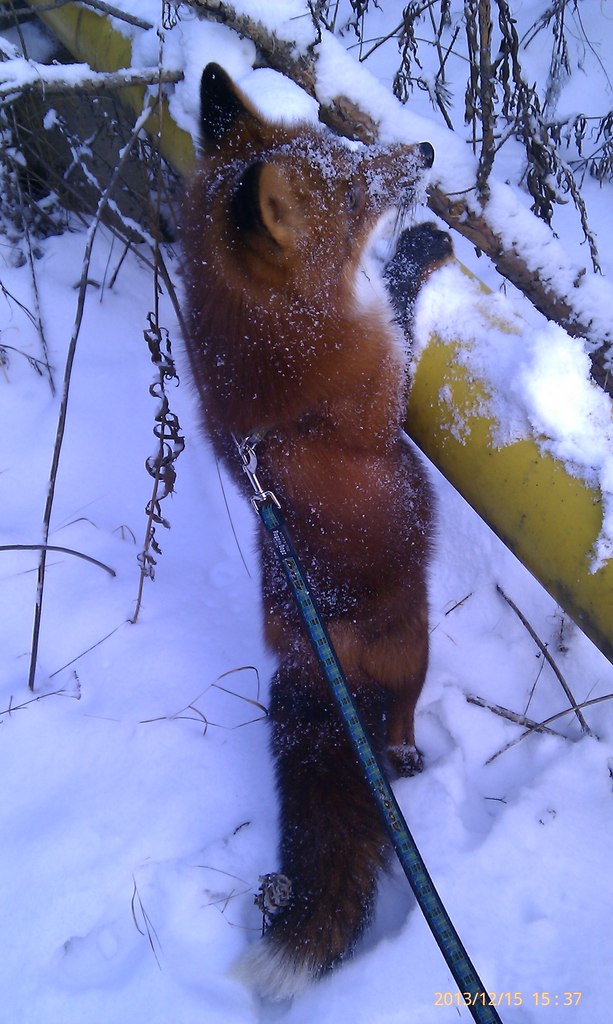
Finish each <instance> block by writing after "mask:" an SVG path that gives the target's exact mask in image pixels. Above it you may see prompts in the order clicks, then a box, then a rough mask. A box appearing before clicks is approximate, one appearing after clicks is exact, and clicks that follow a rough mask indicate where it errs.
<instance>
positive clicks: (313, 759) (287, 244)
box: [184, 65, 432, 996]
mask: <svg viewBox="0 0 613 1024" xmlns="http://www.w3.org/2000/svg"><path fill="white" fill-rule="evenodd" d="M202 131H203V155H202V159H201V162H200V165H199V169H198V171H197V173H196V175H195V177H194V180H193V182H192V184H191V186H190V188H189V192H188V195H187V198H186V202H185V213H184V222H185V224H184V250H185V270H184V275H185V282H186V295H187V300H188V306H189V334H188V338H187V346H188V352H189V356H190V360H191V367H192V372H193V376H194V379H195V382H196V385H197V388H198V391H199V393H200V396H201V399H202V411H203V418H204V423H205V427H206V430H207V433H208V435H209V437H210V438H211V440H212V443H213V445H214V448H215V450H216V452H217V454H218V455H219V456H220V457H221V458H222V459H223V460H224V461H225V462H226V464H227V465H228V467H229V469H230V471H231V472H232V473H234V474H235V475H238V477H239V478H240V477H242V472H241V470H240V467H239V466H238V459H237V457H236V454H235V452H234V448H233V442H232V439H231V434H232V433H234V434H235V435H237V436H239V437H244V436H245V435H247V434H249V433H250V432H252V431H254V430H256V429H257V430H260V431H261V430H264V431H266V432H267V433H266V436H265V439H264V441H263V442H262V443H261V446H260V448H259V449H258V459H259V463H260V471H261V472H260V475H261V479H262V480H263V481H264V482H265V484H266V486H269V487H271V488H272V489H273V490H274V491H275V493H276V494H277V496H278V497H279V499H280V501H281V503H282V507H283V513H284V516H285V518H286V520H287V523H288V526H289V529H290V532H291V534H292V535H293V538H294V541H295V544H296V547H297V549H298V552H299V555H300V557H301V560H302V562H303V565H304V567H305V570H306V572H307V575H308V578H309V580H310V582H311V584H312V586H313V589H314V592H315V593H316V595H317V598H318V601H319V604H320V606H321V609H322V611H323V614H324V617H325V619H326V623H327V625H328V628H329V631H330V634H331V637H332V640H333V642H334V644H335V647H336V649H337V652H338V655H339V658H340V661H341V663H342V665H343V667H344V670H345V673H346V675H347V678H348V681H349V684H350V686H351V688H352V690H353V691H354V692H355V694H356V699H357V700H358V703H359V705H360V708H361V711H362V714H363V716H364V718H365V721H366V722H367V724H368V727H369V729H370V731H371V732H372V734H373V740H374V742H375V745H376V746H377V748H378V749H379V750H380V751H384V750H385V749H386V747H387V748H388V751H389V756H390V758H391V760H392V762H393V763H394V764H395V766H396V768H397V769H398V770H400V771H403V772H404V773H406V774H410V773H411V772H412V771H414V770H418V769H419V767H420V756H419V755H418V753H417V751H416V749H415V746H414V744H415V737H414V730H413V716H414V710H415V704H416V701H417V698H418V696H419V693H420V690H421V687H422V684H423V681H424V676H425V672H426V665H427V658H428V624H427V601H426V562H427V556H428V550H429V543H430V540H429V538H430V533H431V519H432V498H431V494H430V490H429V486H428V483H427V480H426V476H425V474H424V471H423V469H422V466H421V463H420V461H419V459H418V457H417V456H416V454H415V453H414V451H413V449H412V448H410V447H409V446H408V445H407V444H406V443H405V441H404V440H403V439H402V438H401V433H400V432H401V426H402V421H403V415H404V409H405V403H406V398H407V390H408V374H407V365H406V363H407V357H406V353H405V352H404V351H403V345H402V341H401V339H400V338H399V336H398V334H399V332H398V329H397V327H395V325H394V324H393V311H392V308H391V306H390V304H389V302H388V300H386V299H385V298H384V297H383V293H382V291H381V289H379V291H377V290H376V289H374V290H373V292H372V298H371V300H370V301H366V300H364V299H363V298H362V299H358V298H357V294H356V285H357V283H358V282H359V281H360V280H362V277H361V275H363V273H364V271H363V269H362V264H361V261H362V257H363V254H364V249H365V246H366V243H367V242H368V240H369V237H370V236H371V234H372V231H373V228H374V226H375V225H376V223H377V222H378V220H379V219H380V217H381V215H382V213H384V212H385V211H386V210H388V209H389V208H390V207H391V206H393V205H394V204H398V203H400V204H403V205H404V204H407V203H410V202H411V201H412V200H413V198H414V195H415V190H416V184H417V182H418V181H419V179H420V177H421V176H422V174H423V169H424V167H425V166H429V165H430V163H431V162H432V150H431V147H429V146H428V145H427V144H422V145H421V146H414V147H411V146H403V145H394V146H389V147H386V148H383V147H371V148H365V147H362V148H360V149H352V148H350V147H349V146H347V145H346V144H344V143H343V142H342V141H341V140H339V139H337V138H335V137H333V136H332V135H330V134H329V133H324V132H323V131H319V130H317V129H316V128H314V127H311V126H309V125H298V126H292V127H284V126H282V125H274V124H270V123H268V122H267V121H266V120H264V119H263V118H262V117H260V115H259V114H258V113H257V111H256V110H255V109H254V107H253V106H252V105H251V104H250V103H249V101H248V100H247V99H246V97H245V96H244V95H243V94H242V93H241V92H240V91H239V90H238V89H237V88H236V86H235V85H234V84H233V83H232V82H231V80H230V79H229V78H228V76H227V75H226V74H225V72H223V71H222V69H221V68H219V67H217V66H216V65H209V67H208V68H207V69H205V72H204V75H203V80H202ZM424 262H426V261H424ZM422 269H425V267H424V268H422ZM416 276H418V275H416ZM363 283H364V282H363ZM241 485H243V483H242V481H241ZM262 561H263V594H264V612H265V630H266V639H267V641H268V643H269V644H270V646H271V647H272V649H273V650H274V651H275V652H276V653H277V655H278V658H279V669H278V671H277V673H276V675H275V678H274V680H273V685H272V697H271V719H272V723H273V751H274V754H275V758H276V762H277V781H278V791H279V800H280V806H281V870H282V871H283V872H284V873H285V874H286V875H288V876H289V877H290V878H291V879H292V882H293V885H294V896H293V900H292V902H291V904H290V906H289V907H288V908H287V909H286V910H284V911H283V912H281V913H279V914H278V915H277V916H276V917H275V918H274V920H273V923H272V926H271V927H270V928H269V930H268V932H267V934H266V936H265V937H264V940H263V945H262V946H260V947H255V948H254V950H253V951H252V952H251V953H250V954H249V957H248V959H249V962H250V963H251V968H252V972H255V971H257V973H258V977H257V978H256V979H255V984H256V986H257V987H259V988H260V989H261V990H262V991H263V992H265V993H268V994H271V995H273V996H274V995H276V996H282V995H285V994H288V993H291V992H293V991H296V990H298V989H299V988H300V986H301V984H302V983H303V982H304V981H305V980H308V979H310V978H311V977H315V976H317V975H319V974H321V973H323V972H324V971H326V970H328V969H329V968H330V967H331V966H332V965H333V964H334V963H336V962H337V961H338V960H340V959H342V958H343V957H344V956H345V955H347V953H348V952H349V951H350V950H351V949H352V947H353V946H354V944H355V941H356V939H357V937H358V936H359V934H360V932H361V930H362V928H363V927H364V924H365V922H366V921H367V919H368V915H369V912H370V909H371V906H372V902H373V898H374V893H375V888H376V877H377V873H378V870H379V868H380V866H381V865H382V864H383V862H384V859H385V852H386V850H387V840H386V837H385V833H384V830H383V827H382V825H381V824H380V822H379V820H378V818H377V812H376V810H375V809H374V805H372V802H371V798H370V796H369V793H368V789H367V786H366V784H365V783H364V781H363V779H362V778H361V774H360V771H359V769H358V768H357V767H356V764H355V761H354V757H353V754H352V753H351V750H350V748H349V746H348V743H347V740H346V739H345V737H344V735H343V733H342V728H341V726H340V725H339V723H338V721H337V713H336V712H335V710H334V708H333V707H332V706H331V702H330V698H329V696H328V693H327V689H326V685H325V682H324V680H323V678H322V675H321V672H320V670H319V668H318V666H317V663H316V661H315V658H314V655H313V653H312V651H311V649H310V646H309V643H308V641H307V639H306V638H305V636H304V634H303V631H302V627H301V625H300V622H299V619H298V615H297V612H296V610H295V608H294V605H293V600H292V598H291V595H290V594H289V592H288V589H287V586H286V584H285V581H284V580H283V578H282V574H281V572H280V570H279V568H278V566H277V564H276V561H275V558H274V555H273V553H272V552H271V550H270V548H269V546H268V543H267V542H266V540H265V539H264V538H263V543H262Z"/></svg>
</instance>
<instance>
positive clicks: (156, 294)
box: [130, 35, 169, 625]
mask: <svg viewBox="0 0 613 1024" xmlns="http://www.w3.org/2000/svg"><path fill="white" fill-rule="evenodd" d="M161 47H162V36H161V35H160V55H159V61H158V72H159V74H160V75H161V69H162V52H161ZM158 85H159V88H158V100H159V99H160V98H161V77H160V78H159V82H158ZM158 113H159V117H160V120H159V124H158V132H160V133H161V130H162V123H161V104H159V103H158ZM161 192H162V190H161V189H160V188H158V190H157V200H156V220H155V223H156V224H159V222H160V212H161V211H160V203H161ZM162 262H163V261H162V254H161V251H160V243H159V237H158V234H157V233H156V236H155V240H154V244H153V322H152V326H153V325H155V326H156V327H157V328H158V329H159V323H160V317H159V313H160V287H159V278H160V265H161V263H162ZM164 270H166V267H165V266H164ZM166 278H167V279H169V275H168V273H166ZM160 383H161V387H162V389H163V387H164V376H163V370H161V372H160ZM164 444H165V441H164V436H163V431H162V434H161V435H160V440H159V446H158V456H157V468H156V473H155V476H154V478H153V492H152V495H151V499H150V501H149V514H148V516H147V526H146V529H145V541H144V544H143V550H142V552H141V556H140V557H141V569H140V576H139V580H138V593H137V595H136V606H135V608H134V615H133V616H132V618H131V620H130V621H131V622H132V624H133V625H135V624H136V622H137V620H138V616H139V614H140V609H141V606H142V600H143V589H144V586H145V579H146V578H147V577H149V576H151V564H152V563H149V553H150V550H151V547H152V545H153V539H154V519H155V509H156V507H157V503H158V492H159V488H160V474H161V467H162V458H163V455H164ZM148 565H149V569H148V568H147V566H148Z"/></svg>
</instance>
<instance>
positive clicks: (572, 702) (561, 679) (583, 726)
mask: <svg viewBox="0 0 613 1024" xmlns="http://www.w3.org/2000/svg"><path fill="white" fill-rule="evenodd" d="M496 590H497V591H498V593H499V594H500V596H501V597H503V598H504V600H505V601H506V602H507V604H508V606H509V608H512V609H513V611H514V612H515V614H516V615H517V618H518V619H519V621H520V622H521V624H522V626H524V628H525V629H527V630H528V633H529V634H530V636H531V637H532V639H533V640H534V642H535V644H536V646H537V647H538V649H539V651H540V652H541V654H542V655H543V657H544V658H545V660H546V661H547V663H548V664H549V665H550V666H551V668H552V669H553V672H554V674H555V676H556V678H557V679H558V680H559V683H560V685H561V687H562V689H563V690H564V693H565V694H566V696H567V697H568V701H569V703H570V706H571V708H572V710H573V711H574V712H575V714H576V716H577V721H578V722H579V725H580V726H581V729H582V731H583V732H585V733H588V734H589V735H591V730H590V727H589V725H588V724H587V722H586V721H585V718H584V717H583V715H582V714H581V711H580V710H579V706H578V705H577V702H576V700H575V698H574V697H573V695H572V693H571V690H570V687H569V685H568V683H567V682H566V680H565V678H564V676H563V675H562V673H561V672H560V669H559V668H558V666H557V665H556V663H555V661H554V659H553V658H552V657H551V654H550V653H549V651H548V650H547V646H546V645H545V644H544V643H543V641H542V640H541V639H540V638H539V637H538V636H537V634H536V633H535V631H534V629H533V628H532V626H531V625H530V623H529V622H528V620H527V619H526V617H525V615H523V614H522V612H520V610H519V608H518V607H517V605H516V604H514V602H513V601H512V600H511V598H510V597H509V596H508V595H507V594H505V592H504V590H503V589H502V587H501V586H500V585H499V584H498V583H497V584H496Z"/></svg>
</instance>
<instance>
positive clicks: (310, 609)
mask: <svg viewBox="0 0 613 1024" xmlns="http://www.w3.org/2000/svg"><path fill="white" fill-rule="evenodd" d="M259 439H260V436H259V435H251V436H249V437H247V438H246V439H245V440H244V441H242V442H239V441H237V440H236V438H235V439H234V440H235V443H236V446H237V448H238V452H239V456H240V458H241V461H242V464H243V469H244V471H245V473H246V474H247V476H248V477H249V480H250V481H251V485H252V487H253V489H254V492H255V493H254V495H253V496H252V498H251V503H252V505H253V507H254V508H255V510H256V512H257V513H258V515H259V517H260V519H261V520H262V523H263V524H264V526H265V527H266V529H267V530H268V532H269V533H270V536H271V538H272V543H273V546H274V548H275V551H276V553H277V556H278V558H279V561H280V563H281V566H282V568H283V571H284V573H285V576H286V579H287V581H288V583H289V586H290V589H291V591H292V593H293V595H294V598H295V601H296V604H297V606H298V610H299V612H300V615H301V618H302V620H303V622H304V625H305V627H306V631H307V634H308V636H309V640H310V641H311V644H312V646H313V649H314V651H315V654H316V655H317V659H318V661H319V663H320V666H321V668H322V670H323V673H324V675H325V677H326V680H327V682H328V685H329V688H330V692H331V694H332V697H333V699H334V702H335V704H336V705H337V707H338V710H339V712H340V714H341V716H342V719H343V723H344V725H345V729H346V731H347V734H348V736H349V739H350V741H351V744H352V746H353V748H354V750H355V753H356V754H357V757H358V759H359V761H360V763H361V765H362V767H363V769H364V774H365V776H366V780H367V782H368V785H369V787H370V790H371V792H372V795H373V797H374V799H375V802H376V804H377V808H378V810H379V813H380V815H381V818H382V820H383V823H384V825H385V828H386V830H387V832H388V834H389V837H390V839H391V842H392V845H393V847H394V850H395V852H396V855H397V857H398V859H399V861H400V863H401V865H402V868H403V870H404V873H405V875H406V876H407V879H408V881H409V884H410V886H411V888H412V890H413V893H414V895H415V898H416V900H417V902H418V904H419V906H420V907H421V910H422V912H423V914H424V917H425V918H426V922H427V924H428V926H429V928H430V930H431V931H432V934H433V935H434V938H435V939H436V942H437V944H438V946H439V949H440V951H441V953H442V954H443V957H444V959H445V961H446V963H447V966H448V967H449V970H450V971H451V973H452V975H453V978H454V980H455V982H456V984H457V986H458V991H459V992H460V993H461V995H462V997H463V999H464V1002H465V1004H466V1006H467V1007H468V1009H469V1010H470V1013H471V1015H472V1017H473V1020H475V1021H476V1022H477V1024H501V1020H500V1017H499V1016H498V1014H497V1012H496V1009H495V1006H494V1002H495V1000H496V995H495V994H491V995H490V994H488V992H486V990H485V989H484V987H483V984H482V982H481V979H480V978H479V975H478V974H477V972H476V970H475V968H474V966H473V964H472V961H471V960H470V957H469V955H468V953H467V952H466V949H465V948H464V946H463V944H462V941H461V939H460V937H459V935H458V933H457V932H456V930H455V928H454V926H453V924H452V922H451V919H450V917H449V915H448V913H447V911H446V909H445V907H444V905H443V903H442V901H441V898H440V896H439V894H438V892H437V891H436V889H435V887H434V884H433V882H432V879H431V878H430V875H429V873H428V870H427V868H426V865H425V864H424V862H423V860H422V857H421V854H420V852H419V850H418V849H417V846H416V844H415V840H414V839H413V836H412V835H411V832H410V830H409V827H408V825H407V823H406V821H405V819H404V816H403V814H402V811H401V810H400V807H399V806H398V803H397V801H396V797H395V796H394V794H393V792H392V789H391V787H390V784H389V782H388V781H387V779H386V777H385V775H384V772H383V769H382V768H381V765H380V764H379V761H378V759H377V756H376V754H375V752H374V750H373V749H372V746H371V744H370V740H369V739H368V736H367V735H366V732H365V730H364V726H363V724H362V720H361V718H360V714H359V712H358V709H357V708H356V706H355V703H354V700H353V697H352V696H351V693H350V691H349V687H348V685H347V680H346V679H345V675H344V673H343V670H342V668H341V666H340V663H339V660H338V658H337V656H336V653H335V651H334V648H333V646H332V642H331V640H330V637H329V636H328V632H327V630H326V627H325V625H324V623H323V622H322V619H321V616H320V614H319V612H318V610H317V606H316V604H315V601H314V598H313V595H312V594H311V591H310V589H309V586H308V584H307V581H306V579H305V576H304V573H303V572H302V569H301V566H300V562H299V560H298V556H297V554H296V549H295V548H294V544H293V542H292V539H291V537H290V535H289V532H288V530H287V527H286V525H285V522H284V520H283V517H282V515H281V506H280V504H279V502H278V500H277V498H276V497H275V495H274V494H273V493H272V492H271V491H265V490H264V489H263V488H262V486H261V484H260V482H259V480H258V478H257V476H256V470H257V458H256V455H255V444H256V443H257V441H258V440H259Z"/></svg>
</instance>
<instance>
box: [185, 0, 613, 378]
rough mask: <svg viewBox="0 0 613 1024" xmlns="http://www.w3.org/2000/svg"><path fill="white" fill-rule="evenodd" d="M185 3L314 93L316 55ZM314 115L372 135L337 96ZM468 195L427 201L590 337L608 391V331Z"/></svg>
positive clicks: (597, 372) (196, 0)
mask: <svg viewBox="0 0 613 1024" xmlns="http://www.w3.org/2000/svg"><path fill="white" fill-rule="evenodd" d="M189 3H190V6H192V7H194V8H195V9H196V10H197V11H199V12H201V14H202V16H203V17H205V18H208V19H209V20H211V21H217V22H221V23H222V24H224V25H228V26H229V27H230V28H232V29H234V30H235V31H236V32H238V33H239V34H240V35H244V36H247V37H248V38H249V39H251V40H252V41H253V42H254V43H255V45H256V46H257V48H258V51H259V52H260V54H261V57H262V59H263V60H264V61H265V62H266V64H268V65H269V66H270V67H272V68H275V69H276V70H277V71H281V72H282V73H283V74H285V75H288V76H289V77H290V78H292V79H294V81H295V82H297V83H298V85H300V86H301V87H302V88H303V89H304V90H305V91H306V92H308V93H309V95H310V96H313V97H314V98H315V99H316V98H317V97H316V93H315V82H316V57H315V55H314V53H313V52H312V49H309V50H307V52H305V53H303V54H298V55H296V50H295V47H294V46H293V44H291V43H289V42H287V41H285V40H280V39H279V38H278V37H277V36H276V35H275V34H274V33H272V32H270V31H269V30H268V29H267V28H266V27H265V26H264V25H262V24H261V23H260V22H257V21H254V20H253V19H251V18H247V17H246V16H244V15H242V14H239V13H238V12H237V11H236V9H235V7H234V5H233V4H232V3H228V2H222V0H189ZM320 118H321V120H322V121H323V122H324V123H325V124H327V125H328V126H329V127H330V128H332V129H333V130H334V131H337V132H338V133H339V134H341V135H345V136H347V137H348V138H352V139H357V140H359V141H361V142H366V143H372V142H375V141H376V139H377V134H378V125H377V124H376V122H375V121H374V120H373V118H372V117H371V116H370V115H369V114H367V113H366V112H365V111H363V110H360V109H359V108H358V107H356V106H355V104H353V103H351V102H350V101H349V100H347V99H346V98H344V97H342V96H341V97H337V98H336V99H335V100H333V101H332V102H331V103H330V104H326V105H321V106H320ZM469 199H470V195H469V196H467V197H463V196H460V195H457V196H453V195H447V194H445V193H444V192H443V191H442V190H441V189H439V188H437V187H433V188H431V189H430V191H429V196H428V206H429V207H430V209H431V210H432V211H433V213H435V214H436V215H437V216H438V217H440V218H441V219H442V220H444V221H445V223H446V224H447V225H448V226H449V227H450V228H452V229H453V230H454V231H457V232H459V234H461V235H462V236H463V237H464V238H467V239H468V241H469V242H471V243H472V244H473V245H474V246H475V247H476V248H477V249H479V250H480V251H481V252H483V253H485V254H486V255H487V256H489V258H490V259H491V260H492V262H493V264H494V266H495V267H496V269H497V270H498V272H499V273H500V274H501V275H502V277H504V278H506V279H507V280H508V281H510V282H511V284H513V285H515V287H516V288H518V289H519V290H520V291H521V292H523V294H524V295H525V296H526V297H527V298H528V299H529V300H530V302H531V303H532V304H533V305H534V306H535V308H536V309H537V310H538V311H539V312H540V313H542V314H543V316H545V317H547V319H548V320H553V321H555V322H556V323H558V324H560V326H561V327H563V328H564V330H565V331H567V332H568V334H570V335H572V336H573V337H579V338H587V339H588V341H589V342H591V344H592V345H593V346H594V347H595V348H596V351H594V352H593V353H592V354H591V360H592V376H593V378H594V380H595V381H596V382H597V383H598V384H599V385H600V386H601V387H602V388H604V389H605V390H606V391H607V392H608V393H609V394H611V393H613V380H612V376H613V375H611V374H610V373H609V371H608V370H607V369H606V368H605V367H606V359H607V348H608V347H610V344H611V335H610V334H607V335H606V336H600V335H597V334H595V332H594V330H593V328H592V325H591V324H590V323H589V322H584V321H583V320H582V318H581V314H580V313H578V312H577V310H575V309H574V308H573V304H572V294H571V295H566V294H562V293H559V292H557V291H556V288H555V284H553V283H552V282H550V281H547V280H545V279H544V278H543V277H542V275H541V271H540V270H539V269H534V270H533V269H531V268H530V267H528V266H527V265H526V263H525V261H524V260H523V258H522V256H521V254H520V253H518V252H516V251H515V250H513V249H505V247H504V246H503V244H502V242H501V239H500V237H499V236H498V235H497V234H496V232H495V231H494V230H493V229H492V227H491V226H490V224H489V223H488V220H487V214H486V212H485V208H484V207H483V206H482V205H479V206H478V207H477V209H475V203H474V202H472V203H471V202H469ZM569 300H570V301H569Z"/></svg>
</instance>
